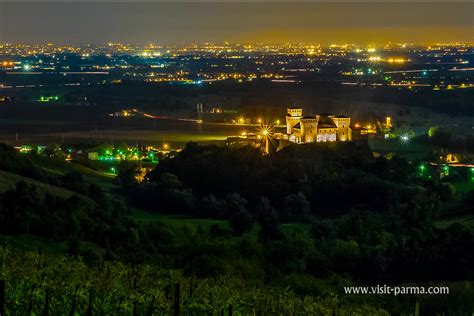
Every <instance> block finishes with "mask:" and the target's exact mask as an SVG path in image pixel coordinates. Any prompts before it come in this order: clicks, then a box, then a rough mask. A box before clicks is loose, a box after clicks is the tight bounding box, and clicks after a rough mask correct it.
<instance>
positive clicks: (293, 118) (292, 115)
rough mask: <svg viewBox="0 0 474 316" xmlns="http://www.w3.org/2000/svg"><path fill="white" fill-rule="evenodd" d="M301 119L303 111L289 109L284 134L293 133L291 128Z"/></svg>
mask: <svg viewBox="0 0 474 316" xmlns="http://www.w3.org/2000/svg"><path fill="white" fill-rule="evenodd" d="M302 118H303V109H298V108H289V109H288V110H287V113H286V133H287V134H288V135H290V134H292V133H293V126H295V125H296V124H298V123H299V121H300V120H301V119H302Z"/></svg>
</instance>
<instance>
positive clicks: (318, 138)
mask: <svg viewBox="0 0 474 316" xmlns="http://www.w3.org/2000/svg"><path fill="white" fill-rule="evenodd" d="M350 124H351V119H350V117H347V116H344V115H331V114H320V115H316V116H303V109H300V108H290V109H288V111H287V114H286V134H287V135H286V137H287V139H288V140H289V141H291V142H294V143H297V144H303V143H312V142H335V141H342V142H343V141H350V140H352V130H351V127H350ZM286 137H285V138H286Z"/></svg>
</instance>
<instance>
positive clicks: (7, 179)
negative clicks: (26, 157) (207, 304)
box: [0, 170, 75, 198]
mask: <svg viewBox="0 0 474 316" xmlns="http://www.w3.org/2000/svg"><path fill="white" fill-rule="evenodd" d="M20 180H23V181H25V182H26V183H28V184H34V185H36V186H37V187H39V188H40V190H44V191H45V192H49V193H51V194H53V195H56V196H60V197H64V198H68V197H70V196H71V195H73V194H75V193H74V192H72V191H69V190H66V189H63V188H59V187H55V186H52V185H49V184H46V183H43V182H40V181H37V180H34V179H31V178H28V177H23V176H20V175H17V174H14V173H10V172H6V171H1V170H0V192H5V191H8V190H10V189H11V188H13V187H15V185H16V184H17V182H18V181H20Z"/></svg>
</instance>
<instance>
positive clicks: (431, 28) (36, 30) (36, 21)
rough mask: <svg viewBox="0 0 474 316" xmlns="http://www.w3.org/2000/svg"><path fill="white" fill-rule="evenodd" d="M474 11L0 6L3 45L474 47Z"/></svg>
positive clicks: (346, 6)
mask: <svg viewBox="0 0 474 316" xmlns="http://www.w3.org/2000/svg"><path fill="white" fill-rule="evenodd" d="M0 1H1V0H0ZM473 12H474V3H472V2H471V3H451V4H449V3H433V2H430V3H426V2H425V3H384V4H381V3H354V2H353V3H331V4H330V3H298V4H292V3H243V2H240V3H222V2H221V3H198V2H194V3H143V2H142V3H110V2H101V3H77V2H76V3H51V2H50V3H41V2H36V3H0V42H10V43H45V42H52V43H56V44H84V43H90V44H100V43H107V42H124V43H132V44H148V43H157V44H183V43H203V42H223V41H230V42H242V43H255V42H265V43H283V42H311V43H322V44H331V43H346V42H352V43H361V44H380V43H387V42H390V41H391V42H422V43H435V42H455V41H464V42H471V43H472V42H474V13H473Z"/></svg>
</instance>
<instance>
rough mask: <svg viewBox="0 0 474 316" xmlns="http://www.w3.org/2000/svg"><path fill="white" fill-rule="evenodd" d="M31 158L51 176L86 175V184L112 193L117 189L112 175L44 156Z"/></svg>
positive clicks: (32, 156)
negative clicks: (76, 173) (71, 173)
mask: <svg viewBox="0 0 474 316" xmlns="http://www.w3.org/2000/svg"><path fill="white" fill-rule="evenodd" d="M30 158H31V160H32V161H33V162H34V163H35V165H37V166H38V167H40V168H41V169H43V170H44V171H45V172H47V173H49V174H51V175H54V176H63V175H65V174H66V173H69V172H79V173H81V174H83V175H84V178H85V180H86V182H89V183H94V184H97V185H99V186H101V187H102V188H103V189H104V190H106V191H112V190H114V189H116V188H117V185H115V184H114V183H113V181H112V180H113V175H111V174H106V173H101V172H99V171H96V170H93V169H90V168H87V167H85V166H82V165H79V164H75V163H69V162H66V161H59V160H56V159H52V158H47V157H42V156H36V155H31V156H30Z"/></svg>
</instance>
